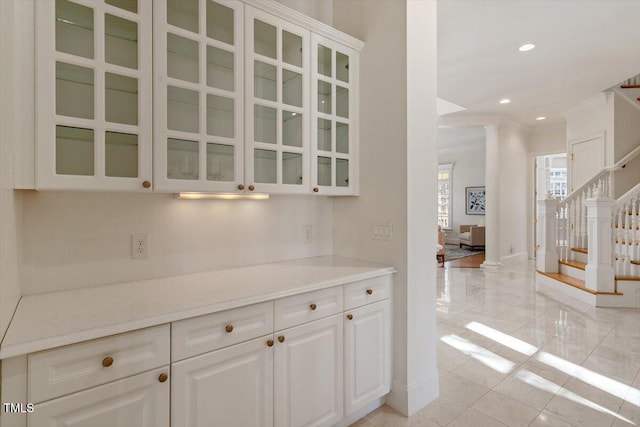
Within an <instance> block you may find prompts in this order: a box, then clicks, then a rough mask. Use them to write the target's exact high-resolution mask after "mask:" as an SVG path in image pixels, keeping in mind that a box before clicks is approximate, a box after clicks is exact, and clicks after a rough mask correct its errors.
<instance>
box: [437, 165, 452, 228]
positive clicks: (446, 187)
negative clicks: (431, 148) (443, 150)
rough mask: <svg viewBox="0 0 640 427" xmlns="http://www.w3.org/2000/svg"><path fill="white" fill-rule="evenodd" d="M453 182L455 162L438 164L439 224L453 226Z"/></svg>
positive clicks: (443, 226)
mask: <svg viewBox="0 0 640 427" xmlns="http://www.w3.org/2000/svg"><path fill="white" fill-rule="evenodd" d="M452 183H453V163H447V164H444V165H438V225H440V227H442V228H449V229H450V228H451V226H452V225H453V224H452V218H451V217H452V209H451V191H452Z"/></svg>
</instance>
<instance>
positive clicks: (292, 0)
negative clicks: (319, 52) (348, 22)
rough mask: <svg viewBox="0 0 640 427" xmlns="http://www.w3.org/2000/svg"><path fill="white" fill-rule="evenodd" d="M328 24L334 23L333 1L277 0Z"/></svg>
mask: <svg viewBox="0 0 640 427" xmlns="http://www.w3.org/2000/svg"><path fill="white" fill-rule="evenodd" d="M276 1H277V2H278V3H282V4H283V5H285V6H288V7H290V8H291V9H295V10H297V11H298V12H300V13H304V14H305V15H307V16H310V17H312V18H314V19H317V20H318V21H321V22H324V23H325V24H327V25H331V26H332V25H333V2H332V1H330V0H276Z"/></svg>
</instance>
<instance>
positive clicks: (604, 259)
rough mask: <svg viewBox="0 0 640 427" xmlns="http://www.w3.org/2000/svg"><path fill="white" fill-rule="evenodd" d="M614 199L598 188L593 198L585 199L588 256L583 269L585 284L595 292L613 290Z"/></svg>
mask: <svg viewBox="0 0 640 427" xmlns="http://www.w3.org/2000/svg"><path fill="white" fill-rule="evenodd" d="M613 203H614V200H613V199H610V198H609V197H607V196H606V195H605V194H604V193H603V192H602V190H600V189H599V188H598V189H597V190H596V191H595V192H594V194H593V198H591V199H587V200H585V202H584V204H585V206H586V207H587V235H588V239H589V240H588V242H589V244H588V248H589V256H588V263H587V267H586V269H585V275H584V276H585V286H586V287H587V288H589V289H592V290H594V291H597V292H613V291H614V289H615V272H614V270H613V265H612V249H613V248H612V245H613V243H612V232H611V224H612V222H611V214H612V209H613Z"/></svg>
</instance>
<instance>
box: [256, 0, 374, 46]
mask: <svg viewBox="0 0 640 427" xmlns="http://www.w3.org/2000/svg"><path fill="white" fill-rule="evenodd" d="M243 2H244V3H245V4H248V5H250V6H253V7H255V8H258V9H260V10H262V11H264V12H268V13H271V14H272V15H276V16H277V17H279V18H282V19H285V20H287V21H290V22H292V23H294V24H298V25H300V26H303V27H305V28H307V29H309V30H311V31H312V32H314V33H316V34H319V35H321V36H323V37H326V38H328V39H331V40H333V41H336V42H338V43H340V44H343V45H345V46H347V47H350V48H351V49H355V50H356V51H358V52H362V49H364V45H365V42H363V41H362V40H360V39H357V38H355V37H353V36H350V35H349V34H347V33H343V32H342V31H339V30H337V29H335V28H333V27H332V26H330V25H327V24H325V23H324V22H320V21H318V20H317V19H313V18H311V17H310V16H307V15H305V14H303V13H300V12H298V11H296V10H293V9H291V8H290V7H287V6H285V5H283V4H281V3H278V2H276V1H275V0H243Z"/></svg>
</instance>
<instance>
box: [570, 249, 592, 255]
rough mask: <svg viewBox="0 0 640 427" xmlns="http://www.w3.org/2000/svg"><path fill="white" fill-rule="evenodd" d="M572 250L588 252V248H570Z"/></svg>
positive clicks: (582, 252)
mask: <svg viewBox="0 0 640 427" xmlns="http://www.w3.org/2000/svg"><path fill="white" fill-rule="evenodd" d="M571 250H572V251H574V252H580V253H581V254H588V253H589V249H587V248H571Z"/></svg>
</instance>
